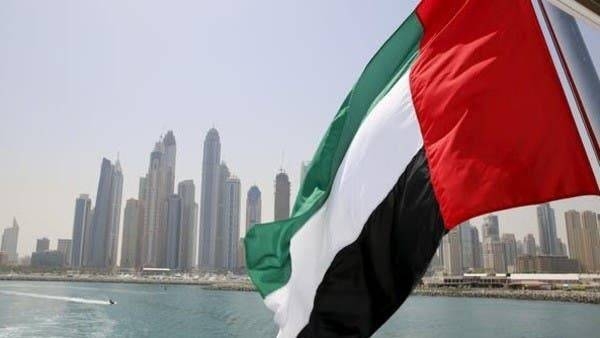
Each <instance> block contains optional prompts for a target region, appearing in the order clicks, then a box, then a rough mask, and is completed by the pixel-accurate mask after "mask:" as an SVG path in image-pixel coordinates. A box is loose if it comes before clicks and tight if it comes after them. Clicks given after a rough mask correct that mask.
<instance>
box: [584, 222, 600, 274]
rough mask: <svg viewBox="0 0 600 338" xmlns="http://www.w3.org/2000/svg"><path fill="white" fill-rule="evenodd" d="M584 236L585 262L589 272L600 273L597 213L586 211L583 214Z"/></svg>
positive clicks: (599, 240)
mask: <svg viewBox="0 0 600 338" xmlns="http://www.w3.org/2000/svg"><path fill="white" fill-rule="evenodd" d="M581 220H582V223H583V224H582V225H583V227H582V234H583V260H584V262H585V267H586V269H587V271H588V272H600V238H599V235H598V221H597V217H596V213H594V212H592V211H584V212H583V213H582V214H581Z"/></svg>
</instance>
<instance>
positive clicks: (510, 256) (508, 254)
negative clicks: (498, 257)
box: [501, 234, 517, 271]
mask: <svg viewBox="0 0 600 338" xmlns="http://www.w3.org/2000/svg"><path fill="white" fill-rule="evenodd" d="M501 241H502V243H503V244H504V261H505V262H506V266H507V269H508V267H509V266H510V267H512V271H514V268H515V266H516V264H517V238H516V237H515V234H502V238H501Z"/></svg>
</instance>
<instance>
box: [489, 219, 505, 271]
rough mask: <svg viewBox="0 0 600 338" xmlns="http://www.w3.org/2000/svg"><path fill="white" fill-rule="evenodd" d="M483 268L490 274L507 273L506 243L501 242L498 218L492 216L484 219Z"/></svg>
mask: <svg viewBox="0 0 600 338" xmlns="http://www.w3.org/2000/svg"><path fill="white" fill-rule="evenodd" d="M483 267H484V269H485V270H487V271H490V272H496V273H504V272H506V271H507V269H506V256H505V249H504V243H503V242H501V241H500V224H499V221H498V216H496V215H492V214H490V215H487V216H486V217H484V223H483Z"/></svg>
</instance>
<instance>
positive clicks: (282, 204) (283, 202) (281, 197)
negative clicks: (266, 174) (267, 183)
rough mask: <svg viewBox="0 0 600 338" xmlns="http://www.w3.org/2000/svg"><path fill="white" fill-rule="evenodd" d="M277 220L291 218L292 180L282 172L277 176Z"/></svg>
mask: <svg viewBox="0 0 600 338" xmlns="http://www.w3.org/2000/svg"><path fill="white" fill-rule="evenodd" d="M274 215H275V220H276V221H279V220H282V219H286V218H289V217H290V178H289V177H288V175H287V174H286V173H285V171H283V170H281V171H280V172H279V173H278V174H277V176H275V213H274Z"/></svg>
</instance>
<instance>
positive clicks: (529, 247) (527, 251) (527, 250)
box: [523, 234, 537, 256]
mask: <svg viewBox="0 0 600 338" xmlns="http://www.w3.org/2000/svg"><path fill="white" fill-rule="evenodd" d="M523 254H524V255H526V256H535V255H536V254H537V244H536V243H535V237H533V235H532V234H527V235H526V236H525V237H524V238H523Z"/></svg>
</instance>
